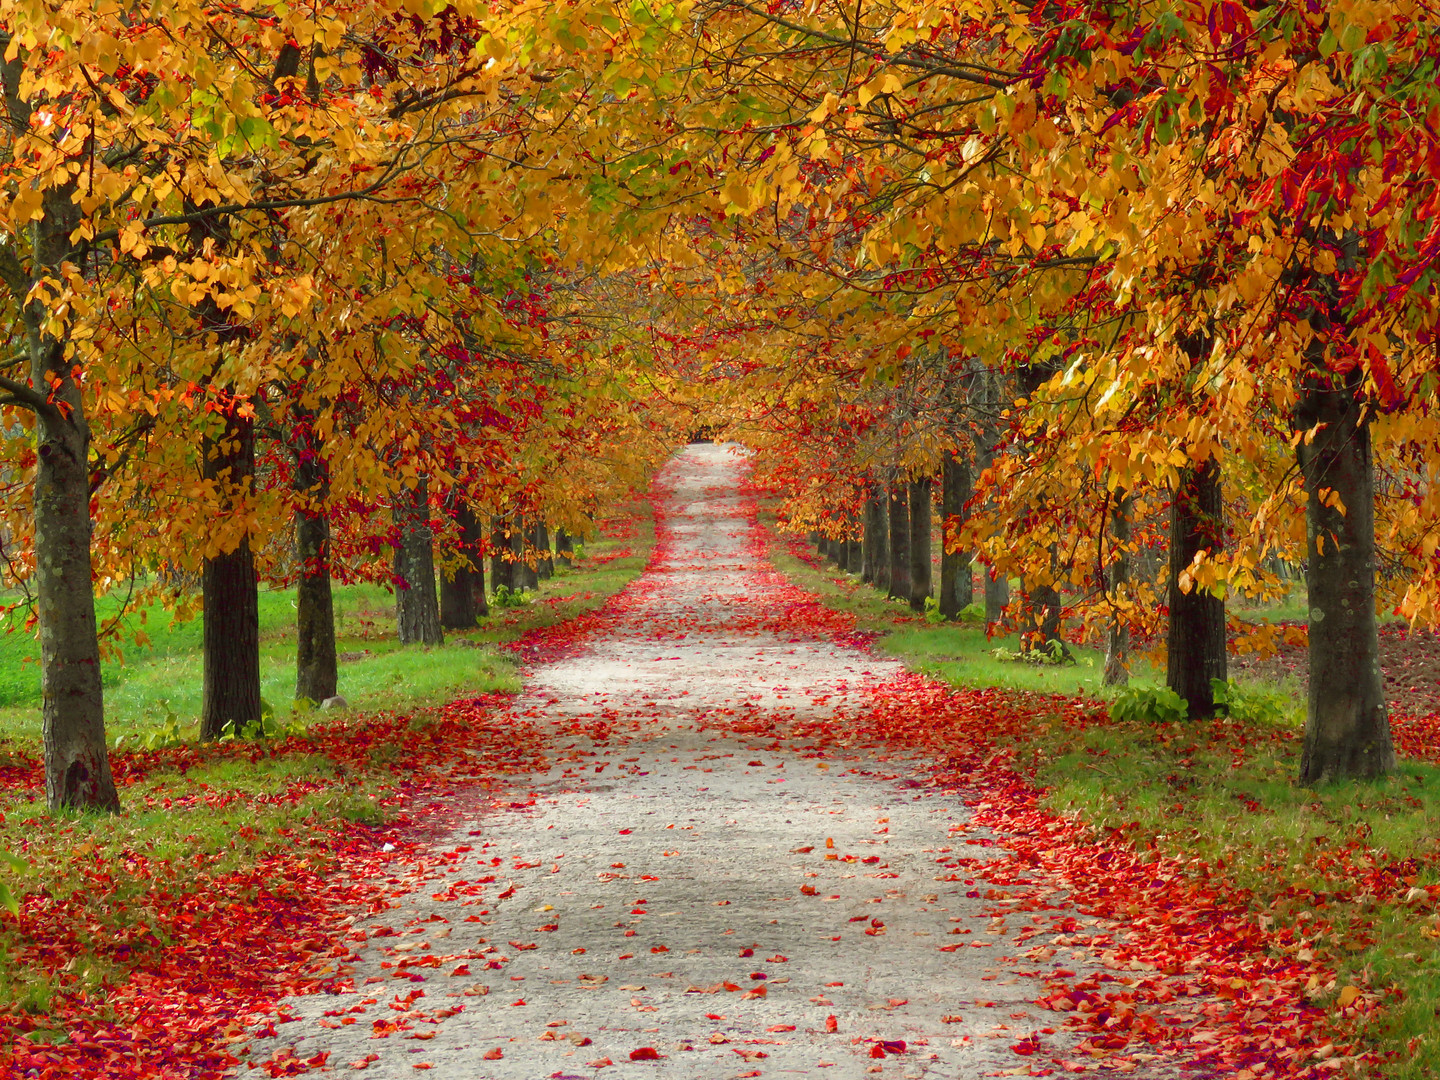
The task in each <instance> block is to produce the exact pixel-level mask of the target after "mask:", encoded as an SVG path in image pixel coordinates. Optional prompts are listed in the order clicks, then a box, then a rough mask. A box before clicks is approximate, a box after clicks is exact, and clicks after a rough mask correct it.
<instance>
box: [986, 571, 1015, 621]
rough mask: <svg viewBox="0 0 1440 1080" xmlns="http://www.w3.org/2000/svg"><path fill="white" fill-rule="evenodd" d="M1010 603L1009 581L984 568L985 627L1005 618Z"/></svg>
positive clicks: (1001, 575)
mask: <svg viewBox="0 0 1440 1080" xmlns="http://www.w3.org/2000/svg"><path fill="white" fill-rule="evenodd" d="M1009 603H1010V579H1009V578H1007V577H1006V576H1005V575H1004V574H997V573H995V571H994V570H993V569H991V568H990V567H988V566H987V567H986V568H985V625H986V626H992V625H994V624H995V623H998V622H999V621H1000V620H1001V619H1002V618H1004V617H1005V608H1006V606H1007V605H1008V604H1009Z"/></svg>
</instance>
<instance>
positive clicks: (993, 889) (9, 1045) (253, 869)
mask: <svg viewBox="0 0 1440 1080" xmlns="http://www.w3.org/2000/svg"><path fill="white" fill-rule="evenodd" d="M744 477H745V465H744V462H743V459H741V458H739V457H737V456H735V455H732V454H731V453H730V452H729V451H727V450H726V449H725V448H723V447H716V446H709V445H703V446H693V447H691V448H689V449H688V450H687V451H685V452H684V453H683V454H681V455H680V456H679V457H678V458H677V459H676V460H675V461H674V462H672V463H671V465H670V466H668V467H667V469H666V470H665V471H664V472H663V473H662V475H661V477H660V479H659V481H658V482H657V484H656V486H655V489H654V491H653V505H654V509H655V520H656V529H657V540H656V544H655V547H654V551H653V554H652V556H651V559H650V563H649V566H648V569H647V571H646V573H645V574H644V575H642V576H641V577H640V578H639V579H638V580H636V581H634V582H633V583H632V584H631V585H630V586H629V587H628V588H626V589H625V590H624V591H623V592H621V593H620V594H619V595H618V596H616V597H615V598H613V599H612V600H611V601H609V602H608V603H606V604H605V605H604V606H603V607H601V608H599V609H598V610H595V611H592V612H589V613H586V614H582V615H579V616H578V617H576V618H572V619H568V620H565V621H557V622H555V623H554V624H553V625H550V626H548V627H544V628H538V629H535V630H532V631H531V632H529V633H526V634H524V635H522V636H521V637H519V638H518V639H517V640H516V641H515V642H513V644H512V648H513V651H514V653H515V655H516V656H517V657H518V658H519V659H520V660H522V661H523V662H524V665H525V669H524V675H525V678H524V685H525V690H524V692H523V693H522V694H521V695H519V696H518V697H515V696H510V695H503V694H483V695H479V696H476V697H472V698H464V699H460V700H457V701H453V702H451V703H450V704H449V705H446V706H444V707H441V708H430V709H421V710H414V711H412V712H410V713H408V714H392V713H376V714H370V715H356V716H349V717H342V718H339V719H335V720H330V719H329V718H322V720H321V721H319V722H316V723H313V724H310V725H309V726H308V727H306V728H305V730H303V731H299V732H296V733H294V734H290V735H287V736H285V737H284V738H282V739H276V740H270V741H264V742H259V743H256V742H250V741H246V742H245V743H242V744H227V745H225V746H222V747H195V746H194V745H186V746H180V747H172V748H165V749H162V750H157V751H155V752H153V753H144V752H137V751H134V750H131V751H127V752H125V753H122V754H119V755H116V759H115V760H116V772H117V777H118V779H119V782H120V784H121V785H122V791H123V797H124V798H125V800H126V803H127V806H129V807H130V808H131V809H130V810H129V811H128V812H127V814H126V815H125V816H124V817H122V818H120V819H118V824H117V822H116V820H115V819H109V820H106V819H100V820H96V819H89V818H82V819H74V820H72V821H70V822H65V821H63V820H62V821H61V822H60V823H59V824H58V825H57V824H53V823H48V822H47V819H44V818H41V817H31V818H26V819H24V820H23V821H22V820H19V818H20V814H19V813H13V811H11V810H10V809H7V813H13V816H14V818H15V820H13V821H12V822H11V823H10V824H11V825H13V826H18V828H12V829H11V830H10V832H9V833H8V834H7V837H6V840H5V842H6V844H7V845H9V846H11V848H12V850H14V849H16V848H17V847H18V848H19V853H20V854H21V855H22V857H23V858H25V859H26V860H28V861H29V862H30V863H31V870H30V873H31V874H33V875H35V876H36V877H37V878H39V879H43V882H44V884H43V887H37V885H36V884H35V883H34V882H32V883H31V884H30V885H29V886H26V884H25V882H24V880H19V879H17V883H18V884H19V885H20V888H19V889H18V890H17V891H19V892H20V893H21V896H22V907H21V912H20V916H19V919H18V920H11V919H10V917H9V916H3V917H0V918H3V919H4V925H3V931H4V933H3V935H0V947H3V948H4V950H5V952H6V954H7V955H6V960H7V965H8V969H9V970H12V971H21V972H24V971H31V972H33V971H38V970H44V971H46V972H48V973H49V980H48V983H47V987H46V993H45V995H44V996H43V999H39V998H37V999H36V1000H34V1001H31V1002H28V1003H27V1002H25V1001H24V1000H22V999H21V998H20V997H19V996H17V995H15V994H13V992H12V997H14V998H15V1004H14V1005H13V1006H11V1007H10V1008H9V1010H8V1011H7V1012H6V1013H5V1014H4V1015H0V1023H4V1024H5V1026H6V1028H7V1029H8V1030H7V1032H6V1034H7V1036H8V1038H6V1039H5V1040H3V1041H0V1070H8V1074H9V1075H16V1076H25V1077H34V1078H36V1080H42V1078H44V1080H48V1078H50V1077H56V1078H58V1077H61V1076H66V1077H69V1076H86V1077H107V1078H116V1080H119V1078H122V1077H146V1078H151V1077H156V1078H167V1080H168V1078H172V1077H173V1078H176V1080H179V1078H181V1077H185V1078H218V1077H223V1076H246V1075H260V1076H292V1075H300V1074H306V1073H312V1072H313V1073H321V1072H329V1071H338V1070H364V1071H365V1072H366V1075H367V1076H380V1077H387V1078H396V1077H405V1076H412V1075H415V1074H416V1073H417V1072H430V1071H431V1070H435V1072H434V1075H439V1076H447V1077H449V1076H453V1077H456V1078H461V1077H463V1078H465V1080H472V1078H473V1080H508V1078H516V1080H520V1078H524V1080H532V1078H540V1077H551V1078H554V1080H579V1078H586V1080H588V1078H590V1077H594V1076H597V1075H599V1076H601V1077H605V1076H611V1075H615V1076H621V1077H626V1076H630V1077H640V1076H646V1075H653V1074H655V1073H657V1072H658V1073H659V1074H662V1075H674V1076H676V1077H677V1078H678V1077H682V1076H683V1077H685V1078H687V1080H688V1078H691V1077H696V1078H702V1080H710V1078H717V1080H718V1078H722V1077H723V1078H726V1080H729V1078H731V1077H765V1076H785V1075H790V1076H794V1075H803V1076H810V1075H817V1076H829V1077H841V1078H845V1077H860V1076H866V1077H869V1076H880V1077H886V1076H889V1077H893V1078H897V1080H898V1078H920V1077H936V1078H941V1077H943V1078H955V1077H961V1076H964V1077H971V1076H975V1077H979V1076H982V1075H1017V1076H1018V1075H1029V1076H1047V1075H1070V1074H1085V1073H1099V1074H1108V1073H1111V1072H1118V1073H1122V1074H1125V1075H1129V1076H1134V1077H1141V1078H1149V1080H1159V1078H1161V1077H1171V1076H1174V1077H1180V1076H1200V1077H1210V1076H1215V1077H1218V1076H1225V1077H1235V1078H1237V1080H1257V1078H1259V1077H1262V1076H1263V1077H1305V1078H1318V1077H1322V1076H1330V1075H1346V1074H1347V1073H1349V1074H1355V1075H1362V1076H1372V1075H1377V1070H1378V1069H1379V1068H1380V1067H1381V1058H1382V1056H1383V1055H1384V1053H1385V1052H1387V1048H1388V1047H1390V1046H1393V1044H1394V1041H1395V1038H1397V1037H1399V1036H1396V1035H1395V1034H1394V1032H1393V1031H1389V1032H1388V1034H1384V1035H1383V1037H1382V1036H1381V1034H1377V1033H1379V1032H1380V1028H1379V1026H1378V1025H1377V1024H1376V1022H1375V1018H1376V1017H1377V1016H1381V1015H1383V1014H1384V1012H1385V1011H1386V1010H1385V1009H1383V1008H1382V1006H1390V1007H1393V1006H1395V1005H1396V1004H1397V1002H1399V1000H1400V995H1401V994H1402V993H1405V994H1410V995H1411V996H1412V997H1413V996H1414V994H1413V993H1412V991H1413V990H1414V989H1415V987H1416V985H1417V984H1416V982H1415V980H1414V979H1413V978H1411V981H1410V982H1408V983H1405V984H1404V986H1403V988H1402V989H1396V987H1397V986H1400V983H1399V982H1397V979H1400V976H1399V975H1397V974H1396V973H1395V972H1396V970H1398V968H1397V967H1396V965H1399V966H1400V967H1403V966H1404V965H1409V968H1407V969H1406V970H1407V971H1409V970H1410V969H1414V971H1415V972H1419V973H1421V974H1422V975H1424V976H1425V977H1427V978H1428V977H1430V976H1431V975H1433V972H1431V971H1430V967H1433V965H1430V966H1426V965H1425V961H1424V960H1423V958H1421V957H1420V954H1419V952H1417V951H1416V946H1417V945H1418V947H1421V948H1423V947H1424V946H1425V945H1426V944H1427V941H1426V939H1427V938H1428V937H1430V936H1432V935H1431V934H1430V933H1429V932H1428V931H1429V930H1430V929H1432V928H1435V927H1440V922H1437V921H1435V920H1434V918H1433V917H1432V912H1433V909H1434V902H1435V899H1436V898H1437V897H1440V884H1436V882H1437V874H1436V868H1437V859H1436V851H1435V844H1434V840H1433V837H1434V835H1435V832H1436V829H1435V827H1434V826H1435V824H1436V821H1437V820H1440V804H1437V802H1436V801H1435V800H1433V799H1432V794H1431V792H1432V791H1433V790H1440V770H1436V769H1435V768H1433V767H1432V766H1431V765H1429V764H1426V763H1424V762H1420V761H1412V762H1407V767H1406V773H1407V775H1406V776H1405V777H1403V778H1401V780H1398V781H1397V782H1396V783H1395V784H1394V785H1392V786H1391V787H1387V788H1384V789H1379V788H1377V789H1374V790H1367V791H1366V792H1363V793H1360V794H1359V795H1357V794H1356V793H1355V792H1353V791H1350V790H1343V791H1342V790H1336V791H1334V792H1316V793H1302V794H1301V795H1300V796H1296V795H1295V794H1294V791H1293V788H1292V787H1290V786H1288V785H1286V783H1285V782H1284V780H1283V774H1284V770H1285V769H1286V768H1288V766H1287V764H1286V754H1288V753H1289V752H1290V745H1291V743H1292V742H1293V733H1291V732H1288V731H1285V730H1280V729H1263V730H1262V729H1255V728H1252V727H1247V726H1245V725H1242V724H1238V723H1234V722H1226V721H1223V720H1222V721H1217V722H1215V723H1213V724H1210V725H1201V726H1194V725H1192V726H1180V725H1169V726H1167V725H1129V726H1126V725H1120V724H1115V723H1113V722H1111V721H1110V720H1109V718H1108V716H1107V714H1106V709H1105V704H1104V702H1103V701H1099V700H1097V699H1095V698H1093V697H1087V696H1082V695H1076V694H1074V693H1073V690H1074V689H1075V688H1074V687H1071V688H1070V690H1071V691H1072V693H1070V694H1069V695H1068V696H1067V695H1064V694H1059V693H1039V692H1033V691H1018V690H996V689H993V688H991V689H970V688H959V689H956V688H952V687H951V686H948V685H945V684H942V683H941V682H939V681H936V680H932V679H928V678H925V677H923V676H921V675H918V674H915V673H913V672H910V671H906V670H905V669H904V668H903V667H902V665H901V664H899V663H898V662H896V661H895V660H893V659H888V658H886V657H885V656H884V655H883V654H882V653H881V652H879V651H877V650H876V649H875V648H873V647H872V646H871V642H872V635H866V634H857V633H856V632H855V626H856V623H855V619H854V617H853V616H852V615H850V614H847V613H844V612H840V611H836V610H834V609H833V608H831V607H827V606H825V605H822V604H821V603H820V602H818V601H817V599H816V596H815V594H814V593H813V592H809V591H807V590H806V589H803V588H800V587H798V586H797V585H795V584H794V583H792V582H790V581H787V580H786V578H785V577H783V576H781V574H780V573H778V572H777V571H776V570H775V569H774V567H773V566H772V564H771V561H770V559H771V557H772V555H775V554H776V552H777V550H778V547H779V546H780V545H777V544H776V542H775V540H774V538H773V536H772V534H771V533H770V532H769V531H768V530H766V529H765V528H763V527H762V526H761V525H760V523H759V521H758V516H757V514H758V511H757V500H756V493H755V492H753V491H751V490H749V489H748V488H747V487H746V486H745V479H744ZM809 569H810V572H811V573H812V574H818V571H816V569H815V568H814V567H813V566H812V567H810V568H809ZM900 629H901V630H902V631H903V632H904V633H907V634H909V633H912V632H914V631H913V629H912V628H911V627H909V626H906V627H902V628H900ZM944 629H945V628H936V631H937V632H943V631H944ZM880 644H881V645H883V644H884V642H883V641H882V642H880ZM1060 688H1061V687H1059V686H1057V687H1056V689H1060ZM35 778H36V777H35V762H34V759H33V757H27V756H25V755H24V754H19V753H12V754H11V755H10V757H9V758H8V759H7V760H5V761H0V783H3V785H4V786H5V787H6V788H7V789H10V790H18V789H21V788H22V787H23V786H24V785H27V784H28V785H30V786H31V790H33V784H34V782H35ZM1412 804H1413V805H1414V807H1415V808H1417V809H1415V810H1414V812H1413V813H1409V816H1408V817H1407V816H1406V812H1408V811H1409V810H1410V808H1411V805H1412ZM10 805H12V806H13V803H12V804H10ZM1397 811H1398V812H1397ZM1367 815H1368V816H1367ZM1392 819H1393V820H1394V821H1396V822H1403V823H1404V827H1403V828H1401V826H1400V825H1399V824H1391V825H1387V824H1386V822H1391V821H1392ZM0 824H3V823H0ZM1266 829H1269V830H1270V831H1269V832H1266V831H1265V830H1266ZM1277 830H1278V831H1277ZM1424 837H1429V839H1428V840H1424V841H1423V843H1422V839H1423V838H1424ZM1422 848H1423V850H1421V849H1422ZM1411 849H1414V850H1415V852H1416V853H1417V857H1414V858H1409V859H1408V860H1407V859H1406V858H1402V857H1401V856H1400V855H1399V854H1398V853H1399V852H1408V851H1410V850H1411ZM47 860H48V861H47ZM57 868H58V869H57ZM47 875H48V876H47ZM1307 875H1308V876H1307ZM1397 922H1399V923H1403V925H1400V926H1398V927H1397V926H1394V925H1392V924H1394V923H1397ZM1435 933H1437V934H1440V930H1436V931H1435ZM1412 939H1413V940H1412ZM1406 949H1409V950H1410V951H1409V952H1404V951H1403V950H1406ZM1381 950H1389V952H1386V953H1385V955H1384V956H1381V955H1380V952H1381ZM1396 950H1401V951H1400V952H1396ZM1432 951H1433V950H1432ZM1372 953H1373V954H1374V955H1372ZM1390 953H1395V955H1394V956H1391V955H1390ZM1392 961H1393V962H1392ZM1386 963H1390V964H1391V966H1390V967H1389V968H1387V967H1385V964H1386ZM1412 974H1413V972H1412ZM1405 977H1406V978H1410V976H1409V975H1407V976H1405ZM1423 1003H1424V1002H1423V1001H1422V1004H1423ZM1422 1011H1423V1010H1422ZM1427 1016H1428V1014H1427ZM1426 1019H1427V1017H1421V1021H1426ZM1426 1030H1427V1029H1426V1028H1424V1027H1421V1028H1420V1029H1419V1031H1420V1034H1416V1035H1415V1036H1413V1038H1412V1040H1411V1043H1410V1045H1409V1047H1408V1049H1409V1050H1410V1051H1411V1052H1412V1054H1414V1055H1418V1056H1417V1060H1421V1061H1422V1064H1421V1066H1420V1067H1421V1068H1422V1069H1423V1068H1426V1067H1427V1066H1426V1065H1424V1064H1423V1062H1424V1060H1425V1055H1426V1054H1427V1053H1429V1052H1430V1050H1431V1049H1433V1048H1430V1047H1429V1046H1428V1043H1426V1037H1425V1036H1424V1034H1423V1032H1424V1031H1426ZM1387 1031H1388V1029H1387ZM1385 1039H1389V1042H1388V1043H1387V1042H1386V1041H1385ZM1402 1043H1403V1038H1402ZM1397 1075H1399V1074H1398V1073H1397ZM1414 1075H1424V1073H1423V1072H1422V1073H1416V1074H1414Z"/></svg>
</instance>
